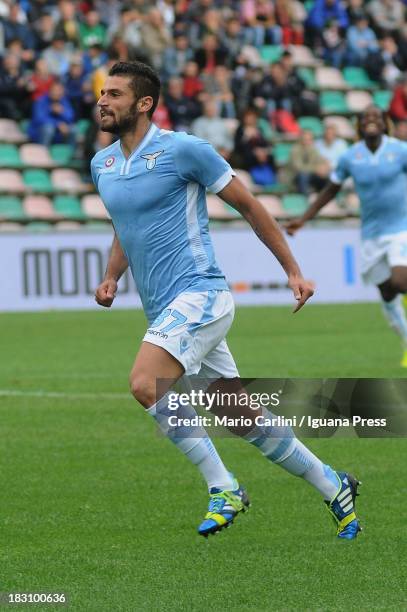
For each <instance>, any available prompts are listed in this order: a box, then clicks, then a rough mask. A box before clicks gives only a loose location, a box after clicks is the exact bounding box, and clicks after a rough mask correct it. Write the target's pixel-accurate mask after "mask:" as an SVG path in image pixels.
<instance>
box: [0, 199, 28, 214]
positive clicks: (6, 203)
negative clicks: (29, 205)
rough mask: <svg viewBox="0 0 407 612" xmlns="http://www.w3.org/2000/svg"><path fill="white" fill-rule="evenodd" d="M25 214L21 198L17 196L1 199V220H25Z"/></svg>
mask: <svg viewBox="0 0 407 612" xmlns="http://www.w3.org/2000/svg"><path fill="white" fill-rule="evenodd" d="M24 217H25V214H24V210H23V205H22V203H21V200H20V198H17V197H16V196H1V197H0V218H3V219H24Z"/></svg>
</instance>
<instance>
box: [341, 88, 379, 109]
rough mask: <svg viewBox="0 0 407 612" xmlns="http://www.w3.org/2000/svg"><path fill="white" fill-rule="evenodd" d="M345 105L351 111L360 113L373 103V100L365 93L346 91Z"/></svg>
mask: <svg viewBox="0 0 407 612" xmlns="http://www.w3.org/2000/svg"><path fill="white" fill-rule="evenodd" d="M346 103H347V105H348V107H349V109H350V110H351V111H353V112H355V113H361V112H362V111H364V110H365V108H367V107H368V106H369V105H370V104H372V103H373V98H372V96H371V94H370V93H369V92H367V91H348V93H347V94H346Z"/></svg>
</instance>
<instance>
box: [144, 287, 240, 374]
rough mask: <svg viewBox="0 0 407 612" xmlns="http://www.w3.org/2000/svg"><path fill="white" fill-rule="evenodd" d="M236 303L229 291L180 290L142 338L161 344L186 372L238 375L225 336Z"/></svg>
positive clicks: (145, 340) (157, 344)
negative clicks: (183, 291) (186, 291)
mask: <svg viewBox="0 0 407 612" xmlns="http://www.w3.org/2000/svg"><path fill="white" fill-rule="evenodd" d="M234 313H235V307H234V303H233V298H232V295H231V294H230V292H229V291H216V290H210V291H203V292H201V293H192V292H188V293H181V295H179V296H178V297H176V298H175V300H173V301H172V302H171V304H169V305H168V306H167V308H165V309H164V310H163V312H162V313H161V315H160V316H159V317H157V318H156V320H155V321H154V322H153V323H152V325H150V327H149V328H148V329H147V331H146V334H145V336H144V338H143V342H150V343H151V344H155V345H156V346H161V347H162V348H163V349H165V350H166V351H168V353H170V354H171V355H172V356H173V357H175V359H177V361H179V362H180V363H181V364H182V365H183V367H184V369H185V374H186V375H187V376H190V375H198V376H203V377H211V378H214V379H215V378H235V377H236V376H239V373H238V371H237V368H236V364H235V362H234V359H233V357H232V354H231V352H230V350H229V348H228V345H227V344H226V340H225V336H226V334H227V332H228V330H229V328H230V326H231V324H232V321H233V316H234Z"/></svg>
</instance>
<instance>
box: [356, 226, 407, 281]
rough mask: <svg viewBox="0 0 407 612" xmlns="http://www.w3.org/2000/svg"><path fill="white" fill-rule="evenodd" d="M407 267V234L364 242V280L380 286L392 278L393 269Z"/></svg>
mask: <svg viewBox="0 0 407 612" xmlns="http://www.w3.org/2000/svg"><path fill="white" fill-rule="evenodd" d="M395 266H406V267H407V232H400V233H398V234H387V235H386V236H379V237H378V238H373V239H371V240H363V242H362V278H363V280H364V282H365V283H369V284H372V285H380V284H381V283H383V282H384V281H385V280H387V279H388V278H390V276H391V268H394V267H395Z"/></svg>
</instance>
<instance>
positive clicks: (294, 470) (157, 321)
mask: <svg viewBox="0 0 407 612" xmlns="http://www.w3.org/2000/svg"><path fill="white" fill-rule="evenodd" d="M159 93H160V81H159V79H158V77H157V75H156V74H155V72H154V71H153V70H152V69H151V68H149V67H148V66H146V65H145V64H142V63H139V62H129V63H128V62H119V63H117V64H115V65H114V66H113V67H112V68H111V69H110V71H109V75H108V77H107V79H106V82H105V85H104V87H103V89H102V92H101V97H100V99H99V101H98V107H99V109H100V121H101V129H102V130H104V131H106V132H113V133H115V134H117V135H118V136H119V140H117V141H116V142H115V143H113V144H112V145H110V146H109V147H106V148H105V149H103V150H101V151H99V152H98V153H97V154H96V155H95V157H94V158H93V160H92V162H91V172H92V177H93V180H94V182H95V185H96V187H97V189H98V191H99V193H100V195H101V198H102V200H103V202H104V204H105V206H106V208H107V209H108V211H109V213H110V215H111V218H112V222H113V226H114V231H115V235H114V240H113V245H112V250H111V254H110V258H109V261H108V265H107V269H106V273H105V277H104V279H103V281H102V283H101V284H100V285H99V287H98V288H97V290H96V295H95V297H96V301H97V302H98V303H99V304H100V305H102V306H105V307H110V306H111V305H112V302H113V300H114V298H115V293H116V290H117V283H118V280H119V278H120V277H121V275H122V274H123V273H124V271H125V270H126V269H127V267H128V266H130V269H131V272H132V274H133V276H134V279H135V281H136V284H137V288H138V291H139V294H140V297H141V301H142V303H143V307H144V310H145V313H146V316H147V319H148V328H147V331H146V334H145V336H144V339H143V342H142V344H141V347H140V349H139V352H138V354H137V356H136V359H135V362H134V365H133V368H132V370H131V373H130V387H131V391H132V393H133V395H134V397H135V398H136V399H137V400H138V401H139V403H140V404H142V406H144V408H145V409H146V411H147V413H148V414H149V415H150V416H151V417H153V418H154V419H155V420H156V422H157V423H158V426H159V427H160V429H161V430H162V431H163V433H164V434H165V435H166V436H167V437H168V438H169V439H170V440H171V441H172V442H173V443H174V444H175V445H176V446H177V447H178V448H179V450H180V451H181V452H182V453H183V454H184V455H186V457H187V458H188V459H189V460H190V461H191V462H192V463H193V464H195V465H196V466H197V467H198V468H199V470H200V471H201V473H202V475H203V477H204V479H205V480H206V482H207V485H208V489H209V508H208V512H207V514H206V515H205V518H204V520H203V522H202V523H201V524H200V526H199V528H198V531H199V533H200V534H201V535H203V536H207V535H208V534H210V533H216V532H217V531H219V530H221V529H222V528H223V527H228V526H229V525H230V524H231V523H232V522H233V520H234V518H235V517H236V515H237V514H238V513H240V512H242V511H244V510H245V508H246V507H247V506H248V505H249V501H248V497H247V493H246V491H245V489H244V488H243V487H242V486H240V485H239V483H238V482H237V480H236V479H235V477H234V476H233V474H231V472H229V470H227V469H226V467H225V465H224V464H223V462H222V460H221V458H220V457H219V454H218V453H217V451H216V448H215V447H214V445H213V443H212V441H211V440H210V438H209V436H208V434H207V432H206V431H205V429H204V428H203V427H195V428H193V430H191V428H188V427H186V426H184V425H183V424H184V422H186V421H185V419H188V418H193V417H194V416H196V413H195V410H194V409H193V407H192V406H191V405H187V406H184V405H182V403H181V401H179V403H178V402H177V401H176V402H175V404H176V405H175V412H174V410H173V409H174V405H173V403H174V399H173V393H174V392H173V391H171V392H170V384H172V383H173V382H175V381H178V380H179V379H181V378H182V377H184V378H185V377H189V376H193V375H198V376H200V377H203V378H209V379H212V380H214V379H219V380H223V381H226V382H227V381H232V383H233V381H236V380H238V376H239V374H238V371H237V368H236V365H235V362H234V360H233V357H232V355H231V353H230V351H229V348H228V346H227V344H226V340H225V336H226V333H227V331H228V329H229V327H230V325H231V323H232V320H233V314H234V306H233V300H232V297H231V294H230V292H229V290H228V285H227V284H226V281H225V277H224V275H223V274H222V272H221V270H220V269H219V267H218V265H217V263H216V261H215V257H214V253H213V248H212V244H211V240H210V236H209V233H208V214H207V208H206V196H205V194H206V188H209V189H211V191H213V192H215V193H217V194H218V195H219V196H220V197H221V198H223V199H224V200H225V201H227V202H230V203H231V204H233V206H235V207H236V209H237V210H239V211H240V212H241V214H242V215H243V216H244V217H245V218H246V219H247V220H248V222H249V223H250V224H251V225H252V227H253V229H254V231H255V232H256V233H257V235H258V236H259V238H260V239H261V240H262V241H263V242H264V243H265V244H266V245H267V246H268V247H269V249H270V250H271V251H272V253H273V254H274V255H275V257H277V259H278V260H279V262H280V263H281V265H282V267H283V268H284V270H285V272H286V273H287V276H288V283H289V286H290V287H291V289H292V291H293V293H294V297H295V299H296V300H297V305H296V308H295V312H296V311H298V310H299V309H300V308H301V307H302V306H303V305H304V304H305V302H306V301H307V300H308V298H309V297H310V296H311V295H312V293H313V289H312V284H311V283H310V282H308V281H306V280H304V278H303V277H302V274H301V271H300V269H299V267H298V265H297V263H296V261H295V260H294V258H293V256H292V254H291V252H290V250H289V248H288V246H287V244H286V241H285V239H284V237H283V235H282V233H281V232H280V230H279V228H278V226H277V224H276V223H275V221H274V220H273V219H272V218H271V217H270V215H269V214H268V213H267V211H266V210H265V209H264V208H263V206H262V205H261V203H260V202H258V201H257V200H256V199H255V198H254V197H253V196H252V195H251V194H250V192H248V191H247V190H246V188H245V187H244V186H243V185H242V183H241V182H240V181H239V180H238V179H237V178H236V176H235V174H234V172H233V170H232V169H231V167H230V166H229V164H228V163H227V162H226V161H225V160H224V159H223V158H222V157H221V156H220V155H218V153H217V152H216V151H215V150H214V149H213V148H212V147H211V146H210V145H209V144H208V143H206V142H205V141H203V140H199V139H198V138H195V137H194V136H189V135H187V134H185V133H174V132H170V131H167V130H160V129H158V128H157V127H156V126H155V125H154V124H153V123H152V122H151V117H152V115H153V113H154V109H155V107H156V105H157V102H158V98H159ZM163 380H166V381H168V385H167V386H166V387H165V388H164V389H161V390H160V391H159V390H158V385H157V381H163ZM177 397H178V398H179V395H176V398H177ZM263 413H264V416H265V417H266V418H269V419H272V414H271V413H269V412H268V411H267V410H264V411H263ZM174 415H176V416H177V417H178V418H177V422H178V420H179V425H177V424H175V425H174V424H173V423H172V420H171V421H170V419H169V417H170V416H174ZM241 433H242V434H243V435H244V438H245V439H246V440H247V441H248V442H250V443H252V444H253V445H254V446H256V447H257V448H258V449H259V450H260V451H261V452H262V453H263V454H264V455H265V457H266V458H267V459H269V460H270V461H272V462H274V463H276V464H278V465H280V466H281V467H282V468H284V469H285V470H287V471H288V472H289V473H291V474H294V475H296V476H300V477H302V478H304V479H305V480H306V481H308V482H309V483H310V484H312V485H313V486H314V487H315V488H316V489H317V490H318V491H319V493H320V494H321V495H322V496H323V498H324V500H325V502H326V504H327V506H328V509H329V510H330V512H331V514H332V515H333V517H334V518H335V521H336V523H337V534H338V536H339V537H341V538H345V539H353V538H355V537H356V535H357V533H358V531H359V530H360V527H359V523H358V520H357V519H356V515H355V511H354V501H355V496H356V494H357V485H358V484H359V483H358V481H357V480H356V479H354V478H353V477H352V476H350V475H349V474H346V473H345V472H336V471H334V470H333V469H332V468H331V467H329V466H328V465H324V464H323V463H322V462H321V461H320V460H319V459H318V458H317V457H316V456H315V455H314V454H313V453H312V452H311V451H310V450H308V449H307V448H306V447H305V446H304V445H303V444H302V443H301V442H300V441H299V440H298V439H297V438H296V437H295V435H294V432H293V431H292V429H291V428H290V427H270V426H260V425H256V426H255V427H252V428H249V429H248V430H246V431H242V432H241Z"/></svg>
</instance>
